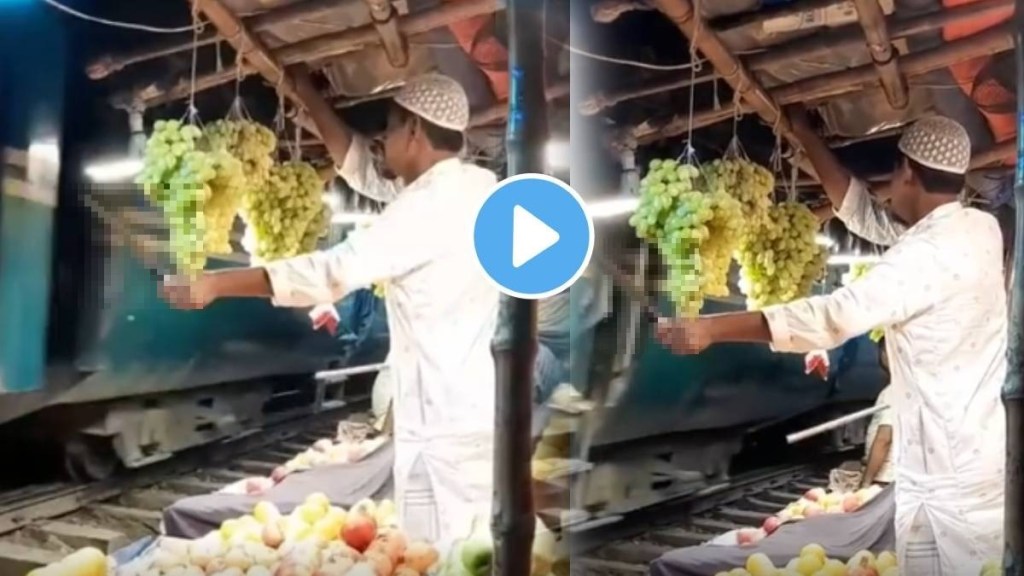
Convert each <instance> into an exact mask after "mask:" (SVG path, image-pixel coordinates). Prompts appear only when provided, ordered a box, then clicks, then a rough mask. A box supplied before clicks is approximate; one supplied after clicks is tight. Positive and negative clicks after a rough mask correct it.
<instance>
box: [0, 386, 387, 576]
mask: <svg viewBox="0 0 1024 576" xmlns="http://www.w3.org/2000/svg"><path fill="white" fill-rule="evenodd" d="M337 404H338V405H336V406H333V407H330V408H327V407H325V408H322V409H320V411H318V412H316V413H313V414H310V413H309V411H301V412H300V413H296V414H292V415H284V416H281V417H278V418H275V419H274V420H273V421H270V422H268V423H265V424H264V426H263V427H262V428H259V429H254V430H250V431H248V432H246V433H244V434H242V435H240V436H237V437H235V438H232V439H230V440H226V441H222V442H217V443H213V444H211V445H206V446H202V447H198V448H194V449H192V450H188V451H185V452H183V453H181V454H178V455H176V456H175V457H174V458H172V459H170V460H167V461H165V462H160V463H158V464H154V465H152V466H148V467H145V468H141V469H137V470H127V471H124V472H123V473H121V474H119V475H117V476H116V477H113V478H111V479H109V480H103V481H98V482H92V483H86V484H72V483H51V484H45V485H34V486H28V487H25V488H21V489H18V490H12V491H8V492H0V576H21V575H23V574H25V573H26V572H28V571H29V570H31V569H32V568H35V567H37V566H41V565H46V564H48V563H50V562H53V561H56V560H59V559H60V558H62V557H63V556H65V555H66V554H68V553H70V552H72V551H74V550H75V549H77V548H81V547H83V546H93V547H96V548H98V549H100V550H103V551H105V552H107V553H113V552H115V551H117V550H119V549H121V548H122V547H124V546H126V545H128V544H130V543H132V542H135V541H137V540H139V539H141V538H145V537H147V536H155V535H157V534H159V532H160V524H161V521H162V516H163V515H162V511H163V509H164V508H166V507H168V506H170V505H171V504H173V503H174V502H176V501H178V500H180V499H182V498H186V497H189V496H196V495H202V494H209V493H211V492H216V491H218V490H220V489H221V488H223V487H224V486H226V485H228V484H232V483H234V482H236V481H238V480H240V479H243V478H248V477H252V476H267V475H269V474H270V472H271V470H273V469H274V468H275V467H276V466H278V465H281V464H283V463H284V462H285V461H287V460H288V459H290V458H292V457H293V456H294V455H295V454H297V453H298V452H301V451H303V450H305V449H306V448H307V447H309V445H310V444H312V443H313V442H314V441H316V440H317V439H320V438H324V437H333V436H334V435H335V431H336V428H337V424H338V422H339V421H340V420H343V419H345V418H348V417H353V418H360V417H361V415H362V414H364V413H366V412H368V410H369V407H370V403H369V397H368V396H366V395H362V396H357V397H350V398H347V399H346V400H345V402H344V403H337Z"/></svg>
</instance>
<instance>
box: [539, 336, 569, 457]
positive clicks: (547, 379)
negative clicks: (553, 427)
mask: <svg viewBox="0 0 1024 576" xmlns="http://www.w3.org/2000/svg"><path fill="white" fill-rule="evenodd" d="M561 375H562V370H561V367H560V366H559V364H558V359H557V358H555V355H554V353H552V352H551V350H550V349H549V348H548V347H547V346H544V345H543V344H539V343H538V345H537V357H536V358H535V359H534V362H533V426H532V427H531V433H532V435H533V446H534V448H536V447H537V442H539V441H540V437H541V435H543V434H544V429H545V428H547V425H548V421H549V420H550V418H551V409H550V408H549V407H548V406H547V401H548V400H549V399H550V398H551V394H552V393H553V392H554V391H555V388H557V387H558V385H559V384H560V383H561V378H560V376H561Z"/></svg>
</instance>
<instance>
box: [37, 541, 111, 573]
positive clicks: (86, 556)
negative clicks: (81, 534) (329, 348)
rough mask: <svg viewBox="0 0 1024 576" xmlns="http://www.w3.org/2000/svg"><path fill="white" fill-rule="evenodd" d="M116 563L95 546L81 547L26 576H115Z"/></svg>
mask: <svg viewBox="0 0 1024 576" xmlns="http://www.w3.org/2000/svg"><path fill="white" fill-rule="evenodd" d="M116 574H118V572H117V563H115V562H114V559H113V558H108V557H107V555H106V554H104V553H103V552H100V551H99V550H97V549H95V548H82V549H81V550H78V551H76V552H74V553H72V554H69V555H68V556H65V557H64V558H63V559H62V560H60V561H59V562H54V563H53V564H50V565H48V566H44V567H42V568H36V569H35V570H33V571H31V572H29V573H28V575H27V576H115V575H116Z"/></svg>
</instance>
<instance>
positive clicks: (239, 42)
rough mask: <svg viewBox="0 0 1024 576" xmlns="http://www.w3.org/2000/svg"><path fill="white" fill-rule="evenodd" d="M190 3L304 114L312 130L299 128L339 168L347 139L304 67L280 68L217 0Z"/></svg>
mask: <svg viewBox="0 0 1024 576" xmlns="http://www.w3.org/2000/svg"><path fill="white" fill-rule="evenodd" d="M194 2H195V6H196V8H198V9H199V11H200V12H202V13H203V14H205V15H206V18H207V19H208V20H209V21H210V23H211V24H213V26H214V27H215V28H216V29H217V31H218V32H219V33H220V35H221V36H223V37H224V38H225V39H226V40H227V41H228V43H230V44H231V46H232V47H233V48H234V49H235V50H237V51H239V54H241V56H242V58H243V59H244V60H245V61H246V62H247V63H248V65H249V66H251V67H252V68H253V69H255V70H256V71H258V72H259V73H260V75H262V76H263V77H264V78H266V80H267V81H268V82H270V84H271V85H273V86H278V89H279V90H281V92H282V93H283V94H284V95H285V96H286V97H287V98H288V99H289V100H291V101H293V102H294V103H295V104H296V105H297V106H298V107H299V108H302V109H304V110H305V111H306V112H307V114H308V116H309V118H310V119H311V120H312V123H313V126H303V128H306V129H307V130H310V131H311V132H313V133H314V134H316V135H317V136H318V137H319V138H320V139H321V140H323V142H324V145H325V146H327V152H328V153H329V154H330V155H331V159H332V160H334V163H335V164H337V165H339V166H340V165H341V164H342V163H344V161H345V156H346V155H347V154H348V148H349V144H350V143H351V137H350V136H349V133H348V131H347V130H346V129H345V126H344V125H343V124H342V123H341V119H340V118H338V116H337V115H336V114H335V113H334V109H333V108H331V105H330V104H328V103H327V100H325V99H324V97H323V96H322V95H321V94H320V93H319V92H318V91H317V90H316V87H314V86H313V82H312V80H310V76H309V71H308V69H307V68H305V67H304V66H296V67H293V68H291V69H285V67H284V64H282V63H281V62H280V61H279V60H278V59H277V58H275V57H274V55H273V54H271V52H270V49H269V48H267V46H266V45H265V44H263V41H262V40H260V39H259V37H257V36H256V35H255V34H253V33H252V32H251V31H250V30H248V29H247V28H246V27H245V26H244V25H243V24H242V21H241V19H239V18H238V17H237V16H235V14H234V13H232V12H231V10H229V9H228V8H227V6H225V5H224V4H223V3H222V2H221V0H194Z"/></svg>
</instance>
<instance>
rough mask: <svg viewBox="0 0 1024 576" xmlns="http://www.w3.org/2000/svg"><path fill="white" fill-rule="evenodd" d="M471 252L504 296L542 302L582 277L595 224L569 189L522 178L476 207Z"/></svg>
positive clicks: (553, 182)
mask: <svg viewBox="0 0 1024 576" xmlns="http://www.w3.org/2000/svg"><path fill="white" fill-rule="evenodd" d="M473 248H474V250H475V252H476V257H477V261H478V262H479V263H480V266H481V268H482V269H483V271H484V273H485V274H486V275H487V276H488V278H490V279H491V280H492V281H493V282H494V283H495V285H497V286H498V288H499V289H500V290H501V291H502V292H503V293H505V294H508V295H509V296H513V297H516V298H526V299H540V298H546V297H548V296H552V295H554V294H557V293H559V292H561V291H562V290H565V289H566V288H568V287H569V286H571V285H572V283H573V282H575V281H576V279H577V278H579V277H580V275H581V274H583V270H584V269H585V268H586V266H587V264H588V263H589V261H590V256H591V253H592V252H593V250H594V223H593V221H592V220H591V219H590V215H589V213H588V212H587V210H586V208H585V205H584V203H583V200H582V199H581V198H580V197H579V194H577V193H576V191H575V190H573V189H572V188H570V187H569V186H568V185H567V184H565V183H564V182H562V181H560V180H558V179H555V178H552V177H550V176H545V175H543V174H523V175H520V176H515V177H513V178H509V179H507V180H503V181H502V182H500V183H499V184H498V186H497V187H495V189H494V190H493V191H492V192H491V194H490V195H488V197H487V200H485V201H484V202H483V204H482V205H481V206H480V209H479V211H478V212H477V216H476V221H475V223H474V225H473Z"/></svg>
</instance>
